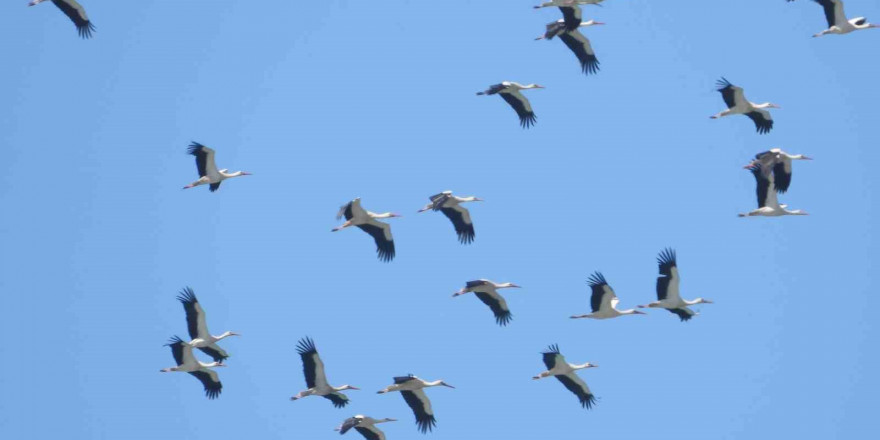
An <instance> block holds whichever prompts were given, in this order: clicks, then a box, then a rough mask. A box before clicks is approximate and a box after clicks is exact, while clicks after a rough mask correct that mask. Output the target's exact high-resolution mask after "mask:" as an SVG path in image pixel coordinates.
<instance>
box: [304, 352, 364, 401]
mask: <svg viewBox="0 0 880 440" xmlns="http://www.w3.org/2000/svg"><path fill="white" fill-rule="evenodd" d="M296 352H297V353H299V355H300V357H301V358H302V363H303V374H304V375H305V376H306V386H307V387H309V389H307V390H305V391H300V392H299V393H298V394H297V395H295V396H293V397H291V398H290V400H299V399H302V398H303V397H308V396H321V397H323V398H325V399H327V400H329V401H331V402H333V406H335V407H337V408H342V407H344V406H345V405H347V404H348V396H346V395H345V394H342V393H340V391H345V390H359V389H360V388H356V387H353V386H351V385H343V386H341V387H334V386H331V385H330V384H328V383H327V376H326V375H324V362H322V361H321V357H320V356H318V349H317V348H315V342H314V341H312V339H311V338H304V339H300V340H299V342H298V343H297V345H296Z"/></svg>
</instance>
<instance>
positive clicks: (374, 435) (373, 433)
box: [335, 414, 397, 440]
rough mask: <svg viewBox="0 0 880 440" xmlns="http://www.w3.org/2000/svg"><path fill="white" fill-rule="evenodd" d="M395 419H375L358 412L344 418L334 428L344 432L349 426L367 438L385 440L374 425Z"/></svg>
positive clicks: (382, 433) (341, 432)
mask: <svg viewBox="0 0 880 440" xmlns="http://www.w3.org/2000/svg"><path fill="white" fill-rule="evenodd" d="M396 421H397V419H389V418H384V419H379V420H377V419H374V418H372V417H367V416H364V415H360V414H358V415H356V416H354V417H349V418H347V419H345V421H344V422H342V424H341V425H339V427H338V428H336V429H335V430H336V431H339V434H345V433H346V432H348V431H349V430H351V428H354V430H355V431H357V432H359V433H360V434H361V435H362V436H364V438H365V439H367V440H385V433H384V432H382V431H381V430H380V429H379V428H377V427H376V425H378V424H380V423H387V422H396Z"/></svg>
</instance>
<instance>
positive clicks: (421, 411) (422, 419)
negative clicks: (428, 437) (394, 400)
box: [378, 374, 455, 434]
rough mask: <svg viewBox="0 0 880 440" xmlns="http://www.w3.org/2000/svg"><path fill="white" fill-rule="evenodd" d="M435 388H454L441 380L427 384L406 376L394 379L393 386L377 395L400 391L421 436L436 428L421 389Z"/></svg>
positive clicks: (431, 411) (421, 380) (428, 404)
mask: <svg viewBox="0 0 880 440" xmlns="http://www.w3.org/2000/svg"><path fill="white" fill-rule="evenodd" d="M436 386H444V387H448V388H455V387H454V386H452V385H449V384H448V383H446V382H444V381H442V380H435V381H433V382H428V381H425V380H423V379H419V378H418V377H416V376H413V375H412V374H410V375H407V376H398V377H395V378H394V384H392V385H389V386H387V387H385V389H383V390H381V391H379V392H378V394H385V393H391V392H394V391H400V395H402V396H403V400H405V401H406V404H407V405H409V407H410V409H412V411H413V414H414V415H415V416H416V426H418V429H419V431H421V432H422V434H426V433H427V432H428V431H433V430H434V427H435V426H437V419H435V418H434V410H433V409H431V401H430V400H428V396H427V395H426V394H425V391H424V390H423V388H429V387H436Z"/></svg>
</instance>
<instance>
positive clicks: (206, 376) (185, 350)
mask: <svg viewBox="0 0 880 440" xmlns="http://www.w3.org/2000/svg"><path fill="white" fill-rule="evenodd" d="M165 346H166V347H171V354H172V355H173V356H174V361H175V362H177V366H176V367H170V368H163V369H161V370H159V371H161V372H163V373H169V372H179V373H189V374H192V375H193V376H194V377H195V378H196V379H198V380H199V381H200V382H202V385H204V387H205V395H206V396H208V398H209V399H216V398H217V397H218V396H220V391H222V390H223V384H222V383H220V377H219V376H217V372H216V371H214V370H211V368H215V367H225V366H226V365H223V364H222V363H220V362H211V363H210V364H206V363H202V362H199V361H198V360H196V357H195V356H193V348H192V347H191V346H190V345H188V344H187V343H186V342H183V340H182V339H180V338H179V337H177V336H174V337H173V338H171V340H169V341H168V343H167V344H165Z"/></svg>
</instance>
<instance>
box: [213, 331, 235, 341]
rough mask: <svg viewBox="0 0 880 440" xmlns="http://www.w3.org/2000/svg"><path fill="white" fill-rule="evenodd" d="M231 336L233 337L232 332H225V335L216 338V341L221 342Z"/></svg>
mask: <svg viewBox="0 0 880 440" xmlns="http://www.w3.org/2000/svg"><path fill="white" fill-rule="evenodd" d="M230 336H232V332H225V333H223V334H222V335H220V336H215V337H214V339H216V340H218V341H219V340H221V339H224V338H228V337H230Z"/></svg>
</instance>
